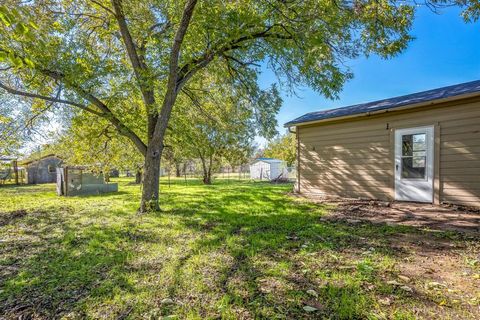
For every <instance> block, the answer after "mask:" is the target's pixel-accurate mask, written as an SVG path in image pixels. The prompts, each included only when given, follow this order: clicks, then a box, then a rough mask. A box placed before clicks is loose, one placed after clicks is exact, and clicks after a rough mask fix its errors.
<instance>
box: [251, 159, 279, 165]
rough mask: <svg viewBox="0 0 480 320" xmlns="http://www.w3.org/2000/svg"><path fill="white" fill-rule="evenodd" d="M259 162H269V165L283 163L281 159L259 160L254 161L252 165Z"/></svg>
mask: <svg viewBox="0 0 480 320" xmlns="http://www.w3.org/2000/svg"><path fill="white" fill-rule="evenodd" d="M258 161H263V162H267V163H279V162H283V161H282V160H280V159H274V158H257V159H255V160H253V161H252V164H253V163H255V162H258Z"/></svg>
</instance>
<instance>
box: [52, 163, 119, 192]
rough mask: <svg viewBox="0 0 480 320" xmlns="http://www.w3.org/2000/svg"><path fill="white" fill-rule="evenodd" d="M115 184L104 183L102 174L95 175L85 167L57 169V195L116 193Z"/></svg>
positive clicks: (116, 187) (116, 185)
mask: <svg viewBox="0 0 480 320" xmlns="http://www.w3.org/2000/svg"><path fill="white" fill-rule="evenodd" d="M117 191H118V184H117V183H106V182H105V179H104V176H103V174H102V173H100V174H95V173H93V172H91V171H89V170H88V168H86V167H79V166H74V167H72V166H66V167H62V168H57V194H58V195H59V196H80V195H90V194H100V193H107V192H117Z"/></svg>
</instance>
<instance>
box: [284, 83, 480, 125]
mask: <svg viewBox="0 0 480 320" xmlns="http://www.w3.org/2000/svg"><path fill="white" fill-rule="evenodd" d="M475 92H479V93H480V80H476V81H471V82H466V83H460V84H456V85H453V86H448V87H443V88H438V89H432V90H428V91H422V92H417V93H412V94H408V95H404V96H400V97H394V98H388V99H384V100H378V101H373V102H367V103H361V104H356V105H352V106H348V107H343V108H337V109H330V110H324V111H316V112H310V113H307V114H304V115H303V116H301V117H298V118H296V119H294V120H292V121H289V122H287V123H285V127H290V126H294V125H297V124H300V123H305V122H311V121H318V120H324V119H334V118H338V117H343V116H349V115H356V114H363V113H367V112H374V111H380V110H388V109H395V108H399V107H403V106H408V105H413V104H417V103H422V102H428V101H433V100H438V99H445V98H450V97H455V96H460V95H464V94H469V93H475Z"/></svg>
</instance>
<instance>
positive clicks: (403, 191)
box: [393, 125, 435, 203]
mask: <svg viewBox="0 0 480 320" xmlns="http://www.w3.org/2000/svg"><path fill="white" fill-rule="evenodd" d="M415 134H425V146H426V150H425V157H426V158H425V174H424V177H423V178H405V177H403V176H402V172H403V169H404V168H403V167H402V165H403V162H402V158H408V157H403V156H402V136H405V135H415ZM394 148H395V162H394V168H393V170H394V177H395V200H400V201H416V202H428V203H433V193H434V189H433V180H434V163H435V161H434V155H435V152H434V149H435V137H434V126H433V125H432V126H423V127H414V128H406V129H396V130H395V139H394ZM412 161H413V158H412Z"/></svg>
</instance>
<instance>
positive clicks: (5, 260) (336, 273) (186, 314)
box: [0, 179, 480, 319]
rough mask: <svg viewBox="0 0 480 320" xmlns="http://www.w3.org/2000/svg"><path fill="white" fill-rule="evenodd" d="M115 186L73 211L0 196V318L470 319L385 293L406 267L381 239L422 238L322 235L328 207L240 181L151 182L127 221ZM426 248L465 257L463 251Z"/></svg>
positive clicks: (71, 204)
mask: <svg viewBox="0 0 480 320" xmlns="http://www.w3.org/2000/svg"><path fill="white" fill-rule="evenodd" d="M119 182H120V186H119V190H120V192H119V193H115V194H108V195H99V196H88V197H72V198H65V197H58V196H56V194H55V186H54V185H38V186H21V187H11V186H7V187H3V188H0V318H2V314H3V315H4V316H5V317H6V318H17V317H19V316H23V317H24V318H25V319H26V318H29V317H30V318H34V319H36V318H38V319H43V318H45V319H49V318H53V317H55V318H65V319H83V318H94V319H97V318H101V319H138V318H142V319H162V318H166V319H220V318H222V319H321V318H327V319H415V318H417V317H422V318H430V317H437V318H438V317H441V318H443V317H446V318H448V317H450V318H456V317H457V316H460V317H461V318H463V319H468V318H471V319H474V318H476V317H477V316H478V315H479V313H478V311H479V309H478V300H475V297H473V300H469V301H462V300H461V301H459V302H455V301H454V300H453V299H450V300H449V299H448V297H449V296H448V295H446V296H445V297H446V298H445V299H446V300H445V302H443V301H444V300H440V298H441V299H444V297H443V296H441V297H440V298H438V296H436V295H435V294H437V293H432V294H431V295H429V294H428V293H425V292H423V291H422V293H420V292H418V291H417V290H413V292H410V291H409V290H406V289H405V288H403V289H402V288H401V287H399V285H398V284H395V283H392V280H398V278H397V276H398V274H399V272H400V271H401V270H399V265H400V264H401V263H403V262H404V261H405V259H409V258H411V256H412V255H413V254H416V253H415V252H413V253H412V252H405V251H402V250H399V249H398V248H397V247H395V246H393V245H392V239H393V238H395V237H397V236H400V235H415V236H423V235H425V231H422V230H416V229H414V228H409V227H398V226H397V227H394V226H387V225H371V224H361V225H349V224H347V223H342V222H328V221H326V220H325V219H322V216H323V215H325V214H327V213H328V211H329V210H330V208H328V207H325V206H319V205H315V204H312V203H309V202H307V201H306V200H302V199H299V198H295V197H292V196H290V195H288V192H289V191H290V190H291V187H292V186H291V185H288V184H287V185H271V184H267V183H251V182H247V181H242V182H238V181H237V182H235V181H222V180H217V181H216V182H215V184H214V185H211V186H204V185H201V184H199V183H198V182H193V181H189V182H188V185H184V184H183V183H182V181H181V180H177V181H175V183H174V184H172V186H171V187H169V186H168V185H167V181H162V184H161V192H162V196H161V203H162V209H163V212H161V213H153V214H147V215H137V214H136V209H137V206H138V203H139V195H140V188H139V186H137V185H133V184H131V183H130V180H128V181H127V180H125V179H121V180H120V181H119ZM425 236H427V235H425ZM428 237H434V239H442V241H443V240H445V239H446V240H447V241H449V242H451V243H452V244H453V245H461V246H462V248H465V250H464V251H462V254H464V255H465V259H467V258H469V259H473V258H472V257H474V254H476V251H472V250H471V248H472V246H474V240H471V239H470V240H469V239H463V238H461V237H459V236H458V235H455V234H452V233H448V234H441V233H438V234H435V235H433V236H431V235H428ZM475 248H476V247H475ZM469 250H470V251H469ZM465 261H466V263H467V262H468V261H470V262H471V260H465ZM473 264H475V263H473ZM471 268H477V269H475V270H477V271H478V266H471ZM479 273H480V272H479ZM418 281H420V280H418ZM416 284H417V283H415V284H409V286H410V287H415V285H416ZM466 296H468V294H467V293H466V295H465V297H466ZM468 297H469V299H470V298H471V297H470V296H468ZM465 299H466V298H465Z"/></svg>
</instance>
